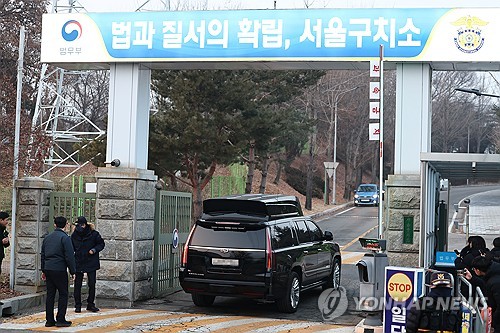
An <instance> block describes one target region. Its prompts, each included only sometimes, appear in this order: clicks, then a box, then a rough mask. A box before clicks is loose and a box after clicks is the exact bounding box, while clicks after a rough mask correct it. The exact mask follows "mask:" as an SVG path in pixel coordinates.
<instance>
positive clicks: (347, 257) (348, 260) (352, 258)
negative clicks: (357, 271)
mask: <svg viewBox="0 0 500 333" xmlns="http://www.w3.org/2000/svg"><path fill="white" fill-rule="evenodd" d="M365 254H366V252H349V251H344V252H342V265H353V264H356V263H357V262H358V261H359V260H361V258H363V257H364V256H365Z"/></svg>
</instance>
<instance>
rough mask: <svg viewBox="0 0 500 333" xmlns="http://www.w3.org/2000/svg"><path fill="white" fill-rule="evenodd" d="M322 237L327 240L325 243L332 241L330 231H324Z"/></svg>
mask: <svg viewBox="0 0 500 333" xmlns="http://www.w3.org/2000/svg"><path fill="white" fill-rule="evenodd" d="M324 236H325V240H327V241H331V240H333V234H332V232H331V231H328V230H327V231H325V235H324Z"/></svg>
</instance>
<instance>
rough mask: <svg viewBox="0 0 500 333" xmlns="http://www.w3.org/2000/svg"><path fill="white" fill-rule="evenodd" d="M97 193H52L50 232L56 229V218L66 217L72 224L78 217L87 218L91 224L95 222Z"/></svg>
mask: <svg viewBox="0 0 500 333" xmlns="http://www.w3.org/2000/svg"><path fill="white" fill-rule="evenodd" d="M95 200H96V194H95V193H72V192H52V193H50V204H49V230H50V231H52V230H53V228H54V224H53V221H54V217H56V216H64V217H65V218H66V219H68V223H69V224H70V227H71V230H70V231H72V227H73V226H72V223H73V222H75V221H76V219H77V218H78V216H85V217H86V218H87V220H88V221H89V222H94V221H95Z"/></svg>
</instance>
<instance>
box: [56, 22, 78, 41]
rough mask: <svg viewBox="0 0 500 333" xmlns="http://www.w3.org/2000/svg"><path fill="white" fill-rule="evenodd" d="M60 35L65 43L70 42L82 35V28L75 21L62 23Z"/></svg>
mask: <svg viewBox="0 0 500 333" xmlns="http://www.w3.org/2000/svg"><path fill="white" fill-rule="evenodd" d="M61 35H62V37H63V38H64V40H65V41H67V42H72V41H74V40H76V39H78V38H80V36H81V35H82V26H81V24H80V22H78V21H75V20H70V21H68V22H66V23H64V25H63V27H62V30H61Z"/></svg>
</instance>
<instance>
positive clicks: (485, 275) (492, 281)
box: [465, 253, 500, 332]
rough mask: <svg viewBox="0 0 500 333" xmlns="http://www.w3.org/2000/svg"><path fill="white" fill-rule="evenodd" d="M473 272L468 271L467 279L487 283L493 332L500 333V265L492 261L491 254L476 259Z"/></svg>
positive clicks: (487, 297) (487, 299)
mask: <svg viewBox="0 0 500 333" xmlns="http://www.w3.org/2000/svg"><path fill="white" fill-rule="evenodd" d="M472 267H473V268H472V269H473V270H474V273H475V276H474V275H473V274H471V272H469V271H466V275H465V278H466V279H467V280H469V281H471V283H472V281H473V280H477V279H479V278H480V279H482V280H483V281H484V283H485V289H486V290H485V291H486V292H485V293H484V295H485V296H486V302H487V303H488V306H489V307H491V314H492V315H491V327H492V328H493V329H494V330H493V331H491V332H500V263H497V262H495V261H493V260H492V256H491V253H485V254H484V255H482V256H479V257H476V258H474V260H473V261H472Z"/></svg>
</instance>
